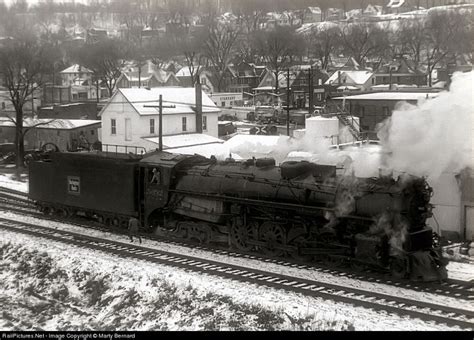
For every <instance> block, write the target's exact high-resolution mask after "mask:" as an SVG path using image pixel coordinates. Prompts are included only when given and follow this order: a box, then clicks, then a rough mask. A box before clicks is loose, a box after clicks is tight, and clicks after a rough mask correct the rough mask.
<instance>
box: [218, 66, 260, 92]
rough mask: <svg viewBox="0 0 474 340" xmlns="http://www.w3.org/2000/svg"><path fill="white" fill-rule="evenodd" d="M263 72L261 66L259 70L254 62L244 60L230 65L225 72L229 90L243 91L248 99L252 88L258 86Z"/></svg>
mask: <svg viewBox="0 0 474 340" xmlns="http://www.w3.org/2000/svg"><path fill="white" fill-rule="evenodd" d="M261 74H262V69H261V68H260V69H258V70H257V69H256V67H255V65H254V64H250V63H246V62H244V61H242V62H240V63H237V64H233V65H229V66H228V67H227V70H226V74H225V77H226V84H227V90H228V92H237V93H243V94H244V98H246V99H248V98H249V97H250V96H251V95H252V89H253V88H255V87H257V86H258V84H259V82H260V76H261Z"/></svg>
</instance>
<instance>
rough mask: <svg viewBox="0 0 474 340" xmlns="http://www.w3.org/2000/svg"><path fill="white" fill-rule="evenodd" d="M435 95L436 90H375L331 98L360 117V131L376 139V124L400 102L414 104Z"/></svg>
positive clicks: (389, 114) (386, 116)
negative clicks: (373, 91)
mask: <svg viewBox="0 0 474 340" xmlns="http://www.w3.org/2000/svg"><path fill="white" fill-rule="evenodd" d="M436 96H437V92H420V91H416V92H415V91H413V92H401V91H397V92H388V91H387V92H375V93H365V94H358V95H349V96H344V97H336V98H333V100H334V101H335V102H336V103H337V104H338V105H339V107H341V108H342V107H343V106H344V109H345V111H347V112H349V113H350V114H351V115H353V116H355V117H358V118H359V119H360V131H361V132H364V133H366V134H367V136H368V137H369V138H370V139H377V138H378V137H377V131H376V128H377V125H378V124H379V123H381V122H382V121H384V120H385V119H387V118H388V117H390V116H391V115H392V112H393V110H395V108H396V107H397V105H398V103H400V102H407V103H410V104H416V103H418V101H420V100H426V99H430V98H434V97H436Z"/></svg>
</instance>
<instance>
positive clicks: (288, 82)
mask: <svg viewBox="0 0 474 340" xmlns="http://www.w3.org/2000/svg"><path fill="white" fill-rule="evenodd" d="M286 134H287V135H288V136H289V135H290V69H289V68H288V70H287V71H286Z"/></svg>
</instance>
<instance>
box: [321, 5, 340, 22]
mask: <svg viewBox="0 0 474 340" xmlns="http://www.w3.org/2000/svg"><path fill="white" fill-rule="evenodd" d="M341 19H344V10H343V9H341V8H328V10H327V11H326V18H325V20H328V21H334V20H341Z"/></svg>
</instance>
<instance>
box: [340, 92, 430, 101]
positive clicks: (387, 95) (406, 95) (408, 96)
mask: <svg viewBox="0 0 474 340" xmlns="http://www.w3.org/2000/svg"><path fill="white" fill-rule="evenodd" d="M437 96H438V93H433V92H377V93H365V94H356V95H352V96H345V97H336V98H333V99H340V100H342V99H343V98H345V99H346V100H399V101H404V100H419V99H426V98H430V99H431V98H435V97H437Z"/></svg>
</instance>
